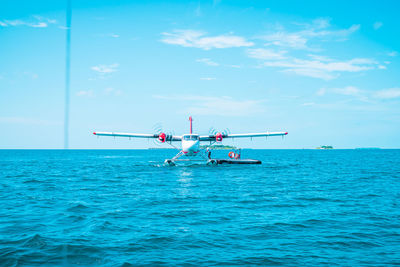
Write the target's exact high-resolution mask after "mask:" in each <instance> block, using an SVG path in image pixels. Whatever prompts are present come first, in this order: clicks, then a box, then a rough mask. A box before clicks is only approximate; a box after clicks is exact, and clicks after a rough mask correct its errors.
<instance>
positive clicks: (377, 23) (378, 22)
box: [373, 21, 383, 30]
mask: <svg viewBox="0 0 400 267" xmlns="http://www.w3.org/2000/svg"><path fill="white" fill-rule="evenodd" d="M382 26H383V23H382V22H380V21H377V22H375V23H374V25H373V27H374V30H377V29H379V28H380V27H382Z"/></svg>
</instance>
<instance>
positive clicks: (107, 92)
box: [104, 87, 122, 96]
mask: <svg viewBox="0 0 400 267" xmlns="http://www.w3.org/2000/svg"><path fill="white" fill-rule="evenodd" d="M104 94H105V95H114V96H120V95H121V94H122V91H121V90H117V89H114V88H112V87H107V88H106V89H104Z"/></svg>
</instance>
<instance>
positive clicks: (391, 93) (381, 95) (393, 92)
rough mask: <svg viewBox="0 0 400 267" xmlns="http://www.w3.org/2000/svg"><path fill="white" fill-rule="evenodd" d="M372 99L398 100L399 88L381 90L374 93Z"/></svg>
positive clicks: (399, 96) (399, 95)
mask: <svg viewBox="0 0 400 267" xmlns="http://www.w3.org/2000/svg"><path fill="white" fill-rule="evenodd" d="M373 97H375V98H378V99H395V98H400V88H390V89H383V90H379V91H377V92H375V93H374V94H373Z"/></svg>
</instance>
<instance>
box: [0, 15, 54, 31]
mask: <svg viewBox="0 0 400 267" xmlns="http://www.w3.org/2000/svg"><path fill="white" fill-rule="evenodd" d="M56 23H57V21H56V20H54V19H49V18H44V17H41V16H33V19H30V20H27V21H24V20H20V19H15V20H2V21H0V26H1V27H16V26H27V27H32V28H46V27H48V26H49V24H56Z"/></svg>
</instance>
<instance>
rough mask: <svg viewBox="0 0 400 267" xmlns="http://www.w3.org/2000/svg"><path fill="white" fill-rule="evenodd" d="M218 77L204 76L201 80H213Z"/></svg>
mask: <svg viewBox="0 0 400 267" xmlns="http://www.w3.org/2000/svg"><path fill="white" fill-rule="evenodd" d="M216 79H217V78H214V77H203V78H200V80H204V81H212V80H216Z"/></svg>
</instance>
